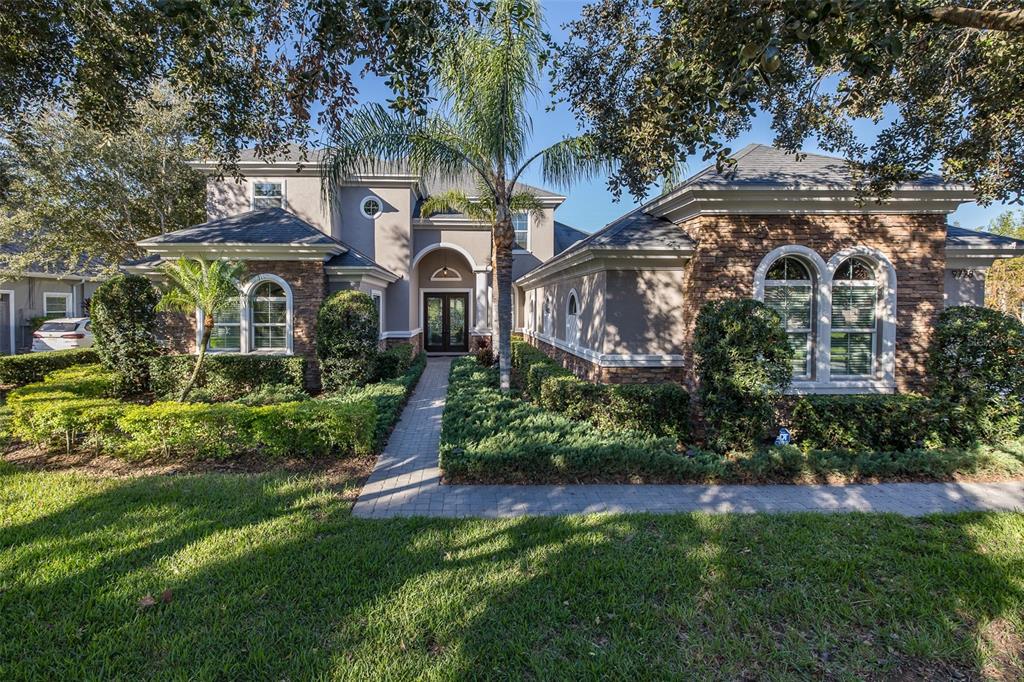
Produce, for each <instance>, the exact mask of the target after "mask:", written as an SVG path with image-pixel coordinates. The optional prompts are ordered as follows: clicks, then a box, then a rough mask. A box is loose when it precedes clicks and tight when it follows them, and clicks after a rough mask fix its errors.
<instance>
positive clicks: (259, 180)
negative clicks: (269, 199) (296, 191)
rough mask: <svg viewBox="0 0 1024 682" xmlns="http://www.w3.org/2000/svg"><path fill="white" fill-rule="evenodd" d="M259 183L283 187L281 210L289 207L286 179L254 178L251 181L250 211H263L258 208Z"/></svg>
mask: <svg viewBox="0 0 1024 682" xmlns="http://www.w3.org/2000/svg"><path fill="white" fill-rule="evenodd" d="M258 183H273V184H277V185H281V208H287V207H288V181H287V180H286V179H285V178H252V179H250V180H249V210H251V211H256V210H262V209H257V208H256V185H257V184H258Z"/></svg>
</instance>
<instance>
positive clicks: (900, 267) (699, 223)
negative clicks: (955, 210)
mask: <svg viewBox="0 0 1024 682" xmlns="http://www.w3.org/2000/svg"><path fill="white" fill-rule="evenodd" d="M681 228H682V229H683V230H684V231H685V232H686V233H687V234H689V235H690V236H691V237H692V238H693V239H694V240H695V241H696V242H697V244H698V246H697V249H696V253H695V254H694V256H693V258H692V259H691V261H690V262H689V264H688V266H687V268H686V272H685V274H684V280H683V281H684V287H685V291H686V296H685V304H684V320H685V324H686V328H687V334H686V337H687V339H689V343H688V344H687V346H686V348H685V351H684V353H685V355H686V358H687V365H688V366H689V367H690V368H691V372H689V373H688V376H687V382H686V383H687V384H688V385H690V386H691V387H692V386H694V385H695V384H696V377H695V376H694V374H693V373H692V362H691V359H692V357H693V355H692V339H693V328H694V324H695V322H696V319H697V313H698V312H699V311H700V308H701V306H702V305H703V304H704V303H706V302H707V301H712V300H720V299H724V298H734V297H750V296H752V295H753V286H754V271H755V270H756V269H757V266H758V265H759V264H760V263H761V261H762V259H763V258H764V257H765V256H766V255H767V254H768V253H769V252H770V251H772V250H774V249H776V248H778V247H780V246H785V245H788V244H799V245H802V246H806V247H809V248H812V249H814V250H815V251H817V252H818V255H820V256H821V257H822V258H823V259H824V260H826V261H828V259H829V258H831V257H832V256H833V255H834V254H836V253H837V252H839V251H841V250H842V249H845V248H848V247H854V246H867V247H871V248H874V249H877V250H878V251H880V252H881V253H883V254H885V256H886V257H887V258H888V259H889V260H890V262H892V264H893V267H894V268H895V270H896V280H897V285H896V302H897V305H896V386H897V389H898V390H900V391H908V390H921V389H923V388H924V386H925V382H926V377H925V368H924V363H925V356H926V353H927V348H928V342H929V340H930V339H931V335H932V330H933V329H934V327H935V323H936V321H937V319H938V316H939V313H941V312H942V308H943V290H944V279H943V276H944V273H943V270H944V268H945V262H946V257H945V240H946V220H945V216H944V215H927V214H925V215H878V214H872V215H833V216H828V215H797V216H781V215H778V216H777V215H766V216H756V215H752V216H736V215H729V216H701V217H697V218H694V219H691V220H689V221H687V222H685V223H683V224H682V225H681Z"/></svg>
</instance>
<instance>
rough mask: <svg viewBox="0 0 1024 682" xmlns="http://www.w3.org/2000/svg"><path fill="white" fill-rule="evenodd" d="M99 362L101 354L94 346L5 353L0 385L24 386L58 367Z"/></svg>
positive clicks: (40, 378)
mask: <svg viewBox="0 0 1024 682" xmlns="http://www.w3.org/2000/svg"><path fill="white" fill-rule="evenodd" d="M97 362H99V355H97V354H96V351H95V350H93V349H92V348H72V349H71V350H51V351H45V352H42V353H26V354H25V355H4V356H0V385H2V386H24V385H25V384H31V383H34V382H36V381H42V380H43V377H45V376H46V375H47V374H49V373H50V372H53V371H55V370H58V369H64V368H65V367H72V366H74V365H90V364H94V363H97Z"/></svg>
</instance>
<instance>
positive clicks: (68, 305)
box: [43, 291, 75, 317]
mask: <svg viewBox="0 0 1024 682" xmlns="http://www.w3.org/2000/svg"><path fill="white" fill-rule="evenodd" d="M50 298H62V299H64V315H62V317H74V316H75V297H74V295H72V294H71V293H68V292H64V291H44V292H43V316H44V317H45V316H46V301H47V299H50Z"/></svg>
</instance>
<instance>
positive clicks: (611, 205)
mask: <svg viewBox="0 0 1024 682" xmlns="http://www.w3.org/2000/svg"><path fill="white" fill-rule="evenodd" d="M542 4H543V7H544V12H545V18H546V20H547V24H548V29H549V30H550V32H551V34H552V35H553V36H554V38H555V39H556V40H561V39H562V38H564V36H565V32H564V31H563V30H562V25H563V24H564V23H565V22H567V21H570V20H572V19H574V18H576V17H577V16H578V15H579V10H580V7H581V6H582V4H583V3H581V2H573V1H571V0H565V1H561V0H544V2H543V3H542ZM548 89H549V88H548V84H547V82H545V83H543V86H542V92H543V96H542V97H541V98H540V99H539V100H538V101H537V102H535V103H534V105H533V111H532V114H533V127H534V137H533V145H534V147H535V148H536V149H541V148H542V147H545V146H547V145H550V144H553V143H554V142H557V141H558V140H560V139H562V138H563V137H566V136H568V135H574V134H576V133H577V132H578V129H577V124H576V121H575V119H574V118H573V116H572V114H571V113H570V112H569V110H568V108H567V107H566V106H565V105H560V106H558V107H556V108H555V110H554V111H547V107H548V106H549V105H550V104H551V101H550V98H549V97H548V94H547V93H548ZM390 96H391V94H390V91H389V90H388V89H387V87H386V86H385V85H384V84H383V82H382V81H381V80H379V79H373V78H367V79H363V80H362V81H361V83H360V97H359V98H360V100H362V101H365V102H369V101H376V102H380V103H384V102H385V100H387V99H388V98H389V97H390ZM876 129H877V126H876V125H874V124H872V123H871V122H865V123H864V124H863V125H862V126H860V127H859V130H858V132H859V133H860V134H861V135H862V136H863V139H866V140H868V139H871V138H872V137H873V131H874V130H876ZM773 137H774V136H773V134H772V130H771V126H770V120H768V118H767V117H766V116H761V117H758V118H757V119H755V121H754V123H753V126H752V127H751V129H750V130H749V131H747V132H746V133H744V134H742V135H740V136H739V137H738V138H736V139H735V140H733V141H732V142H731V143H730V146H732V148H733V149H740V148H742V147H743V146H744V145H747V144H750V143H752V142H759V143H762V144H771V142H772V139H773ZM803 151H806V152H820V151H821V150H820V149H818V148H817V147H816V146H814V144H813V143H810V144H808V146H806V147H804V150H803ZM705 165H706V164H704V163H703V162H702V161H701V159H700V157H699V156H698V157H695V158H693V159H688V160H687V162H686V174H687V175H689V174H692V173H696V172H697V171H699V170H700V169H701V168H703V167H704V166H705ZM523 180H524V181H525V182H528V183H530V184H534V185H539V186H543V182H542V181H541V178H540V169H539V165H537V166H535V167H534V168H531V170H530V171H529V172H528V173H527V174H526V175H525V176H524V178H523ZM564 193H565V194H567V195H568V197H569V198H568V199H567V200H566V202H565V203H564V204H562V206H561V208H559V209H558V212H557V214H556V218H557V219H558V220H560V221H562V222H564V223H567V224H569V225H572V226H573V227H577V228H579V229H581V230H584V231H587V232H593V231H595V230H598V229H600V228H601V227H603V226H604V225H606V224H607V223H609V222H610V221H612V220H614V219H615V218H617V217H618V216H620V215H622V214H623V213H626V212H627V211H629V210H630V209H631V208H633V207H634V206H636V205H637V203H638V202H636V201H634V200H633V198H632V197H631V196H629V195H628V194H624V195H623V196H622V197H621V199H620V200H619V201H618V202H616V201H615V200H614V198H613V197H612V195H611V193H609V192H608V189H607V186H606V184H605V180H604V179H596V180H593V181H591V182H587V183H580V184H577V185H574V186H573V188H572V189H571V190H570V191H568V192H564ZM1007 208H1008V207H1007V206H1005V205H1002V204H991V205H989V206H979V205H977V204H973V203H971V204H965V205H963V206H961V207H960V209H959V210H957V211H956V212H955V213H953V214H952V215H951V216H950V218H949V219H950V221H951V222H958V223H959V224H960V225H961V226H962V227H967V228H977V227H981V226H984V225H987V224H988V222H989V221H990V220H991V219H992V218H994V217H995V216H997V215H998V214H999V213H1001V212H1003V211H1005V210H1006V209H1007Z"/></svg>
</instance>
